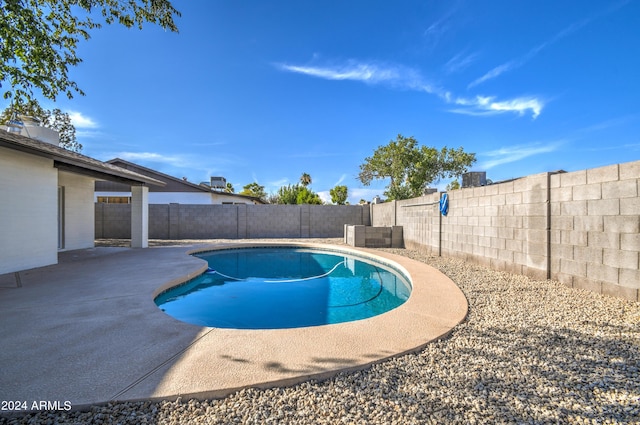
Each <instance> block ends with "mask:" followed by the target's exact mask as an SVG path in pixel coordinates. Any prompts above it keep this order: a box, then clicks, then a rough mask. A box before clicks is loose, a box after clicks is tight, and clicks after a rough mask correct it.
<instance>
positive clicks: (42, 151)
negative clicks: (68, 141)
mask: <svg viewBox="0 0 640 425" xmlns="http://www.w3.org/2000/svg"><path fill="white" fill-rule="evenodd" d="M0 147H4V148H8V149H13V150H17V151H21V152H24V153H28V154H31V155H35V156H39V157H44V158H49V159H52V160H53V164H54V167H56V168H58V169H59V170H62V171H68V172H72V173H76V174H82V175H86V176H90V177H94V178H97V179H102V180H110V181H116V182H120V183H126V184H129V185H134V186H140V185H147V184H149V185H154V186H164V185H165V184H166V183H165V182H163V181H161V180H157V179H154V178H152V177H149V176H145V175H143V174H140V173H136V172H134V171H131V170H127V169H125V168H122V167H118V166H116V165H114V164H109V163H106V162H102V161H99V160H97V159H94V158H91V157H88V156H85V155H82V154H79V153H77V152H72V151H70V150H67V149H64V148H61V147H58V146H56V145H53V144H51V143H46V142H41V141H39V140H35V139H30V138H28V137H24V136H21V135H19V134H14V133H9V132H6V131H0Z"/></svg>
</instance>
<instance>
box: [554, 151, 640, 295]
mask: <svg viewBox="0 0 640 425" xmlns="http://www.w3.org/2000/svg"><path fill="white" fill-rule="evenodd" d="M639 185H640V161H636V162H630V163H624V164H617V165H612V166H609V167H602V168H595V169H591V170H583V171H576V172H572V173H567V174H559V175H555V176H552V179H551V199H552V204H551V235H550V236H551V237H550V239H551V276H552V277H553V278H554V279H557V280H559V281H561V282H563V283H565V284H566V285H568V286H572V287H575V288H584V289H589V290H592V291H596V292H601V293H605V294H610V295H615V296H620V297H623V298H627V299H638V296H639V294H638V291H639V289H640V271H639V262H640V259H639V256H640V254H639V252H640V197H639V194H640V188H639Z"/></svg>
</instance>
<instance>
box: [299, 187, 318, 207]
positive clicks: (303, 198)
mask: <svg viewBox="0 0 640 425" xmlns="http://www.w3.org/2000/svg"><path fill="white" fill-rule="evenodd" d="M296 203H297V204H299V205H300V204H312V205H322V199H320V196H319V195H318V194H317V193H315V192H314V191H312V190H310V189H309V188H308V187H305V186H302V187H300V188H299V190H298V195H297V197H296Z"/></svg>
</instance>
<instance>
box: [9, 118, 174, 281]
mask: <svg viewBox="0 0 640 425" xmlns="http://www.w3.org/2000/svg"><path fill="white" fill-rule="evenodd" d="M39 129H42V127H39ZM37 133H38V132H37V131H31V132H30V133H28V134H29V136H31V137H34V134H37ZM31 137H25V136H23V135H21V134H17V133H15V132H8V131H7V130H6V129H3V128H0V200H1V202H0V275H1V274H6V273H12V272H17V271H21V270H26V269H30V268H34V267H41V266H46V265H50V264H56V263H57V262H58V252H60V251H67V250H74V249H82V248H89V247H93V246H94V235H95V230H94V226H95V224H94V208H95V206H94V185H95V182H96V181H101V180H109V181H117V182H120V183H122V184H126V185H129V186H130V187H132V188H134V190H133V193H134V195H133V196H134V201H135V203H136V205H137V208H133V209H132V210H134V211H132V232H133V233H132V235H133V237H132V242H131V243H132V246H133V247H146V246H147V244H148V237H146V236H145V232H146V233H147V234H148V230H146V229H148V214H147V211H148V203H147V202H148V200H147V199H146V194H147V191H148V187H149V185H160V186H162V185H163V184H164V183H162V182H160V181H157V180H155V179H153V178H150V177H147V176H143V175H141V174H137V173H135V172H132V171H129V170H126V169H123V168H120V167H117V166H115V165H112V164H107V163H104V162H101V161H98V160H96V159H93V158H90V157H87V156H84V155H81V154H78V153H75V152H71V151H69V150H66V149H63V148H60V147H59V146H57V134H56V140H48V141H42V140H36V139H34V138H31ZM43 139H45V140H47V139H48V136H47V137H43ZM134 227H135V231H134Z"/></svg>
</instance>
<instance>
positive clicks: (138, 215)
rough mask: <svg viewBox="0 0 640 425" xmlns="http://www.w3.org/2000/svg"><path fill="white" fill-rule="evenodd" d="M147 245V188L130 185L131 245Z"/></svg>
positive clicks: (142, 246) (137, 246) (139, 246)
mask: <svg viewBox="0 0 640 425" xmlns="http://www.w3.org/2000/svg"><path fill="white" fill-rule="evenodd" d="M148 246H149V188H148V187H147V186H131V247H132V248H147V247H148Z"/></svg>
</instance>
